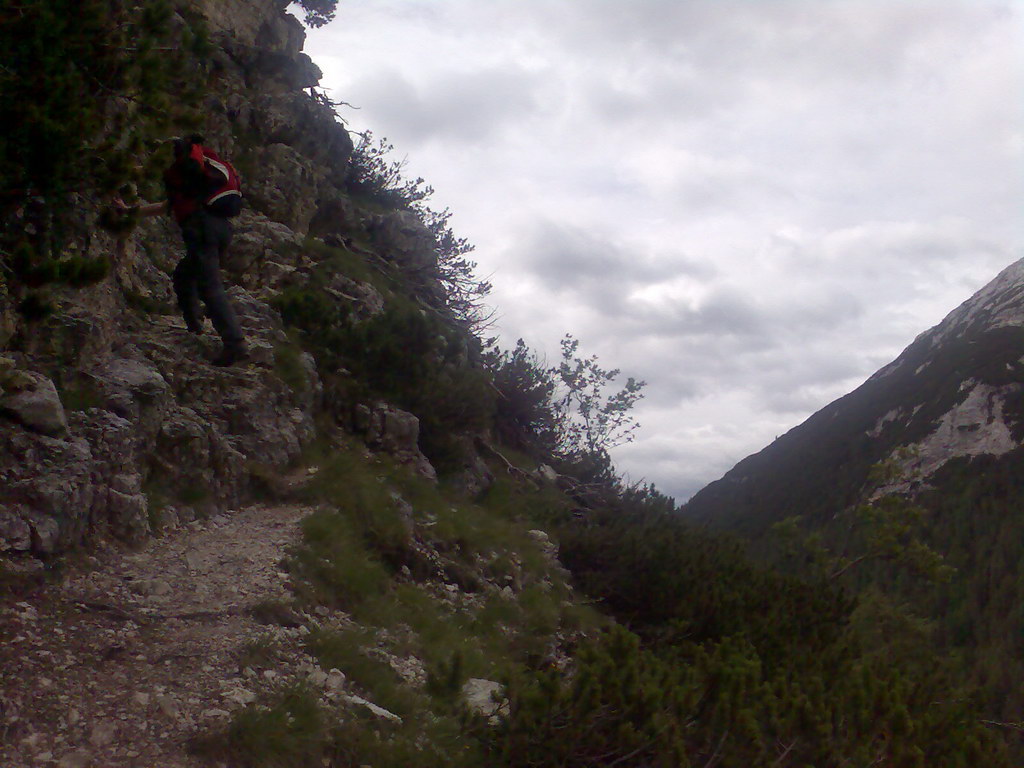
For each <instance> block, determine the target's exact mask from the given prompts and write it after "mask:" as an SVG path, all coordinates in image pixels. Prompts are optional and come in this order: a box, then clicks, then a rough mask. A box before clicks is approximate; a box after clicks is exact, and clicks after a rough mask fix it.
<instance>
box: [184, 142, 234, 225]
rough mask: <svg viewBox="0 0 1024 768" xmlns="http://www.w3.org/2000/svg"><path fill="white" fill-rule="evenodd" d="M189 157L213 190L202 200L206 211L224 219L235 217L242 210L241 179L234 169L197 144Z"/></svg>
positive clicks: (225, 161)
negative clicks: (196, 164)
mask: <svg viewBox="0 0 1024 768" xmlns="http://www.w3.org/2000/svg"><path fill="white" fill-rule="evenodd" d="M190 156H191V157H192V159H193V160H195V161H196V162H197V163H199V166H200V167H201V168H202V169H203V172H204V173H205V174H206V178H207V179H208V180H209V182H210V188H211V189H212V190H213V191H212V192H211V193H210V194H209V195H208V196H207V197H206V199H205V200H203V205H204V207H205V208H206V210H207V211H209V212H210V213H212V214H213V215H214V216H220V217H222V218H225V219H230V218H232V217H233V216H237V215H238V214H239V212H241V210H242V179H241V177H239V175H238V171H236V170H235V167H234V166H233V165H232V164H231V163H229V162H228V161H227V160H222V159H221V158H220V157H218V156H217V153H216V152H214V151H213V150H212V149H210V148H208V147H204V146H201V145H199V144H193V145H192V152H191V155H190Z"/></svg>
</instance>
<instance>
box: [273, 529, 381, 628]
mask: <svg viewBox="0 0 1024 768" xmlns="http://www.w3.org/2000/svg"><path fill="white" fill-rule="evenodd" d="M302 533H303V544H302V545H300V546H299V547H297V548H296V549H295V550H294V551H293V552H292V553H291V555H290V556H289V558H288V561H287V565H288V570H289V571H290V572H291V573H292V575H293V576H294V577H295V592H296V595H297V596H298V597H299V599H300V600H305V601H307V602H310V603H317V604H324V605H333V606H335V607H337V608H341V609H342V610H346V611H351V610H353V609H354V608H356V607H357V606H358V605H359V604H360V603H362V602H364V601H365V600H367V599H369V598H370V597H373V596H375V595H378V594H380V593H382V592H383V591H384V590H385V589H386V588H387V583H388V578H389V576H390V573H389V571H388V569H387V567H385V565H384V563H383V562H381V561H380V559H379V558H377V557H376V556H375V555H374V553H373V552H371V551H370V550H369V549H368V547H367V546H366V543H365V541H364V540H363V537H362V535H361V534H360V532H359V531H357V530H353V528H352V525H351V521H350V519H349V518H348V516H346V515H345V514H343V513H341V512H339V511H337V510H333V509H324V510H318V511H317V512H314V513H313V514H312V515H310V516H309V517H307V518H306V519H305V520H303V521H302Z"/></svg>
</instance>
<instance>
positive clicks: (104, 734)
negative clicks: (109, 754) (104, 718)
mask: <svg viewBox="0 0 1024 768" xmlns="http://www.w3.org/2000/svg"><path fill="white" fill-rule="evenodd" d="M116 735H117V725H116V724H115V723H106V722H101V723H97V724H96V725H95V726H93V729H92V733H91V734H89V743H90V744H92V745H93V746H94V747H105V746H107V745H108V744H110V743H111V742H112V741H113V740H114V737H115V736H116Z"/></svg>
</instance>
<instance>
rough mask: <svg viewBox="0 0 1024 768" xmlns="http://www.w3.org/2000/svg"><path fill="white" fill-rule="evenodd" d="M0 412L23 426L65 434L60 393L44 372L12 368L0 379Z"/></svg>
mask: <svg viewBox="0 0 1024 768" xmlns="http://www.w3.org/2000/svg"><path fill="white" fill-rule="evenodd" d="M0 386H2V387H3V392H2V394H0V413H3V414H4V415H6V416H8V417H10V418H12V419H14V420H15V421H17V422H18V423H19V424H21V425H22V426H24V427H26V428H28V429H31V430H33V431H34V432H39V433H40V434H44V435H50V436H62V435H65V434H67V431H68V421H67V417H66V416H65V414H64V406H63V405H62V404H61V401H60V395H58V394H57V388H56V387H55V386H54V385H53V382H52V381H51V380H50V379H48V378H47V377H46V376H43V375H42V374H39V373H33V372H31V371H13V372H10V373H8V374H6V376H4V377H3V379H2V380H0Z"/></svg>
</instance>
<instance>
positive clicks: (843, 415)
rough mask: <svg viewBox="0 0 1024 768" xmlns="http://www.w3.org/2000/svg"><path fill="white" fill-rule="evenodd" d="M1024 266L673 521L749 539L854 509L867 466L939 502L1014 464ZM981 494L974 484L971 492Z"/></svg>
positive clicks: (1021, 404)
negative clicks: (892, 463)
mask: <svg viewBox="0 0 1024 768" xmlns="http://www.w3.org/2000/svg"><path fill="white" fill-rule="evenodd" d="M1022 443H1024V260H1021V261H1018V262H1016V263H1014V264H1012V265H1011V266H1009V267H1007V268H1006V269H1005V270H1003V271H1002V272H1001V273H1000V274H999V275H998V276H997V277H996V278H995V279H994V280H993V281H992V282H991V283H989V284H988V285H986V286H985V287H984V288H982V289H981V290H980V291H978V292H977V293H976V294H975V295H974V296H972V297H971V298H970V299H968V300H967V301H965V302H964V303H963V304H961V305H960V306H959V307H958V308H957V309H955V310H954V311H953V312H951V313H950V314H949V315H948V316H947V317H946V318H945V319H944V320H943V321H942V322H941V323H939V324H938V325H937V326H935V327H934V328H932V329H931V330H929V331H926V332H925V333H922V334H921V335H920V336H918V337H917V339H915V340H914V342H913V343H912V344H911V345H910V346H909V347H907V349H906V350H904V352H903V353H902V354H901V355H900V356H899V357H898V358H896V360H894V361H893V362H892V363H890V364H889V365H886V366H885V367H884V368H882V369H881V370H879V371H878V372H877V373H875V374H874V375H873V376H872V377H871V378H869V379H868V380H867V381H866V382H864V384H862V385H861V386H860V387H858V388H857V389H856V390H854V391H853V392H851V393H850V394H848V395H846V396H845V397H842V398H840V399H839V400H836V401H835V402H833V403H831V404H829V405H828V406H826V407H825V408H823V409H821V410H820V411H818V412H817V413H815V414H814V415H813V416H811V417H810V418H809V419H807V421H805V422H804V423H803V424H801V425H799V426H798V427H795V428H794V429H792V430H790V431H789V432H787V433H786V434H785V435H783V436H782V437H780V438H778V439H777V440H775V441H774V442H773V443H771V444H770V445H769V446H768V447H766V448H764V449H763V450H762V451H760V452H759V453H756V454H754V455H752V456H748V457H747V458H746V459H744V460H743V461H741V462H740V463H739V464H737V465H736V466H735V467H734V468H733V469H731V470H730V471H729V472H727V473H726V474H725V476H724V477H722V478H721V479H720V480H717V481H716V482H713V483H711V484H710V485H708V486H707V487H706V488H704V489H703V490H701V491H700V492H699V493H698V494H697V495H696V496H694V497H693V498H692V499H691V500H690V501H689V502H688V503H687V504H686V505H685V506H684V507H683V512H684V514H686V515H688V516H690V517H691V518H693V519H695V520H698V521H700V522H702V523H706V524H708V525H710V526H712V527H716V528H729V529H733V530H737V531H740V532H743V533H748V534H757V533H758V532H761V531H763V530H764V529H765V528H766V527H767V526H769V525H770V524H771V523H773V522H776V521H777V520H780V519H782V518H785V517H788V516H790V515H797V514H799V515H802V516H804V518H805V520H807V521H809V522H811V523H812V524H814V523H821V522H824V521H825V520H827V519H829V518H831V517H832V516H833V515H835V514H836V513H838V512H840V511H842V510H843V509H845V508H847V507H849V506H850V505H852V504H855V503H857V502H859V501H861V500H862V499H863V497H864V496H865V493H866V491H867V489H866V483H867V479H868V473H869V471H870V468H871V466H872V465H873V464H875V463H877V462H880V461H884V460H887V459H890V458H894V457H896V456H897V453H898V452H899V449H901V448H906V449H909V455H906V456H904V457H903V458H901V459H900V463H901V466H902V470H903V480H902V482H901V483H899V485H898V487H896V488H894V490H900V491H912V492H915V493H916V492H922V491H930V492H932V493H931V494H929V495H933V496H934V495H935V493H936V492H937V493H939V494H941V493H942V492H943V491H944V489H946V490H949V489H948V488H947V486H948V484H949V483H950V482H953V480H952V478H954V477H955V478H959V479H958V480H956V482H957V483H960V484H962V482H963V477H964V472H963V471H962V470H963V469H965V468H967V467H969V468H970V471H969V472H968V473H967V474H968V475H970V476H971V478H972V483H973V484H974V485H979V481H982V480H984V476H988V475H993V476H995V475H1003V474H1007V473H1008V472H1009V473H1010V474H1013V473H1012V468H1014V467H1016V466H1017V465H1018V464H1021V463H1024V461H1022V456H1024V452H1022V451H1021V445H1022ZM981 485H984V483H981Z"/></svg>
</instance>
